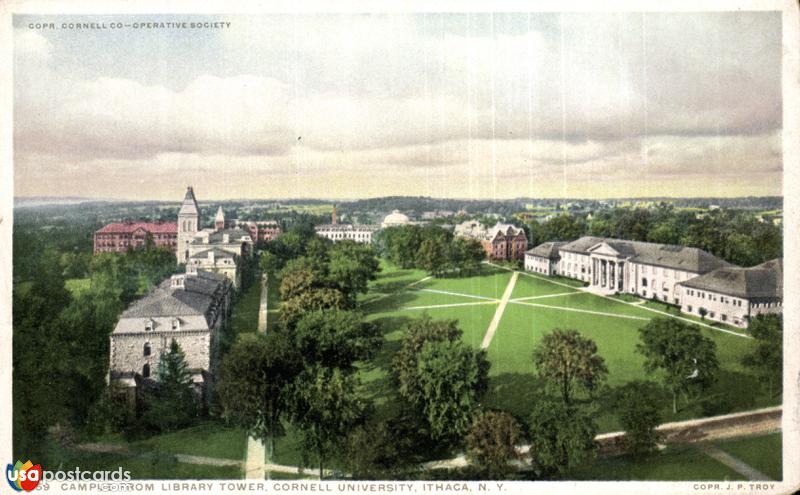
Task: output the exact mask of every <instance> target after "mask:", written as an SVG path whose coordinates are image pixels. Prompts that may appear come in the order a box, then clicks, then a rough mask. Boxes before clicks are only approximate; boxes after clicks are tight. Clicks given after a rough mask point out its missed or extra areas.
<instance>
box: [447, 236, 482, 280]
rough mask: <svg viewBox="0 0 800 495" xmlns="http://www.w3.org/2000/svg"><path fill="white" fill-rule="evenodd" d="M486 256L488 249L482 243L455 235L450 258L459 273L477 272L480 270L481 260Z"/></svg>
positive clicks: (469, 273) (453, 267) (451, 244)
mask: <svg viewBox="0 0 800 495" xmlns="http://www.w3.org/2000/svg"><path fill="white" fill-rule="evenodd" d="M485 258H486V251H484V250H483V246H481V243H480V242H478V241H477V240H475V239H469V238H466V237H454V238H453V240H452V242H451V243H450V260H451V265H452V269H454V270H455V271H457V272H458V273H459V274H462V275H464V274H468V275H471V274H475V273H478V272H480V269H481V262H483V260H484V259H485Z"/></svg>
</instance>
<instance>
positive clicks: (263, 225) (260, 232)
mask: <svg viewBox="0 0 800 495" xmlns="http://www.w3.org/2000/svg"><path fill="white" fill-rule="evenodd" d="M233 226H234V227H235V228H237V229H242V230H246V231H248V232H250V238H251V239H253V242H256V243H258V242H269V241H272V240H274V239H276V238H277V237H278V236H279V235H281V234H282V233H283V231H282V230H281V226H280V225H278V222H275V221H273V220H255V221H254V220H234V221H233Z"/></svg>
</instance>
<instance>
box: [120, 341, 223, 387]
mask: <svg viewBox="0 0 800 495" xmlns="http://www.w3.org/2000/svg"><path fill="white" fill-rule="evenodd" d="M173 338H174V339H175V340H176V341H177V342H178V345H179V346H180V347H181V349H182V350H183V352H184V354H186V363H187V365H188V367H189V368H196V369H203V370H208V369H209V367H210V355H209V353H210V344H211V341H210V339H211V333H210V332H209V331H208V330H185V331H181V330H178V331H174V330H173V331H168V332H148V333H141V334H116V335H114V334H112V335H111V363H110V364H111V370H113V371H118V372H126V371H132V372H135V373H140V374H141V373H142V369H143V368H144V365H145V364H148V365H150V377H155V374H156V371H157V369H158V361H159V359H160V356H161V353H162V352H169V346H170V343H171V342H172V339H173ZM145 343H149V344H150V355H149V356H145V355H144V347H145Z"/></svg>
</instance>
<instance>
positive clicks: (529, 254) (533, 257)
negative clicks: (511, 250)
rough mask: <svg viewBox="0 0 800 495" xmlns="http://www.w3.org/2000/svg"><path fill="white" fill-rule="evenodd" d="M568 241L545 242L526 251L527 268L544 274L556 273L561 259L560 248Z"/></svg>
mask: <svg viewBox="0 0 800 495" xmlns="http://www.w3.org/2000/svg"><path fill="white" fill-rule="evenodd" d="M564 244H566V242H545V243H544V244H540V245H538V246H536V247H535V248H533V249H531V250H529V251H526V252H525V269H526V270H528V271H529V272H534V273H541V274H542V275H554V274H555V273H556V272H557V271H558V261H559V260H560V259H561V255H560V253H559V248H560V247H561V246H563V245H564Z"/></svg>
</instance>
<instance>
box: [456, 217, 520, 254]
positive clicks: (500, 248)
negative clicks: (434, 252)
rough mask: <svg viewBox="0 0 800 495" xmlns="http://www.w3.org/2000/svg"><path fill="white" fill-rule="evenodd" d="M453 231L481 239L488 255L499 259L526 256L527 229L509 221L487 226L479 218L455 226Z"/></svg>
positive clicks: (461, 235) (457, 234)
mask: <svg viewBox="0 0 800 495" xmlns="http://www.w3.org/2000/svg"><path fill="white" fill-rule="evenodd" d="M453 233H454V234H455V235H456V236H460V237H469V238H472V239H476V240H478V241H480V243H481V246H483V250H484V251H486V256H487V258H489V259H492V260H497V261H516V260H522V259H523V258H524V257H525V250H526V249H528V237H527V236H526V235H525V231H524V230H522V229H521V228H518V227H515V226H513V225H510V224H507V223H499V222H498V223H497V224H495V225H494V226H493V227H489V228H487V227H485V226H484V225H483V224H481V223H480V222H478V221H477V220H467V221H466V222H462V223H460V224H458V225H456V226H455V228H454V230H453Z"/></svg>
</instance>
